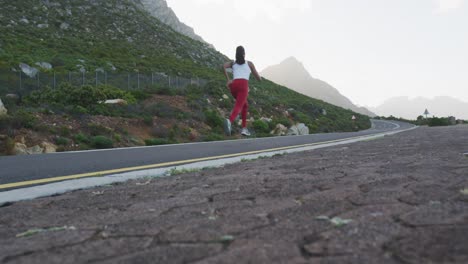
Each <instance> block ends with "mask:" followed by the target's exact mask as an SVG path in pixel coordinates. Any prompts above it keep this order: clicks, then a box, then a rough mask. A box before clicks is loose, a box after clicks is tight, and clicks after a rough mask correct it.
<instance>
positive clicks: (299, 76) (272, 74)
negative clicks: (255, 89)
mask: <svg viewBox="0 0 468 264" xmlns="http://www.w3.org/2000/svg"><path fill="white" fill-rule="evenodd" d="M261 75H262V76H265V77H266V78H268V79H270V80H272V81H274V82H276V83H278V84H281V85H284V86H286V87H288V88H290V89H293V90H295V91H296V92H299V93H302V94H304V95H307V96H309V97H312V98H317V99H320V100H323V101H325V102H328V103H331V104H334V105H337V106H340V107H343V108H345V109H351V110H352V111H355V112H358V113H361V114H365V115H369V116H375V114H374V113H372V112H370V111H368V110H367V109H365V108H362V107H357V106H356V105H354V104H353V103H352V102H351V101H350V100H349V99H348V98H346V97H345V96H343V95H342V94H340V92H339V91H338V90H337V89H336V88H334V87H333V86H331V85H330V84H328V83H326V82H324V81H322V80H319V79H315V78H313V77H312V76H311V74H310V73H309V72H308V71H307V69H306V68H305V66H304V64H303V63H302V62H301V61H299V60H298V59H297V58H296V57H294V56H291V57H288V58H286V59H285V60H283V61H282V62H281V63H280V64H277V65H273V66H270V67H267V68H266V69H264V70H263V71H262V72H261Z"/></svg>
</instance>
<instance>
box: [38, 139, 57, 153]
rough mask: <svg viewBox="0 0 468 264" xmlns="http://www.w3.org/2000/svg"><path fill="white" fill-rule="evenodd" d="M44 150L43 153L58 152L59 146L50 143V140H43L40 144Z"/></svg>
mask: <svg viewBox="0 0 468 264" xmlns="http://www.w3.org/2000/svg"><path fill="white" fill-rule="evenodd" d="M40 146H41V148H42V150H43V153H55V152H57V146H56V145H54V144H52V143H49V142H46V141H44V142H42V143H41V144H40Z"/></svg>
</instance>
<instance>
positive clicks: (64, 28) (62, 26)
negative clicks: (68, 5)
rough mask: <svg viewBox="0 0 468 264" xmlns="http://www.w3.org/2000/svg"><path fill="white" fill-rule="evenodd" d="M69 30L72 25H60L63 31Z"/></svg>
mask: <svg viewBox="0 0 468 264" xmlns="http://www.w3.org/2000/svg"><path fill="white" fill-rule="evenodd" d="M69 28H70V25H69V24H68V23H65V22H63V23H62V24H60V29H61V30H67V29H69Z"/></svg>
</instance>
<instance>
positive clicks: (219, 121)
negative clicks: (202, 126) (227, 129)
mask: <svg viewBox="0 0 468 264" xmlns="http://www.w3.org/2000/svg"><path fill="white" fill-rule="evenodd" d="M204 114H205V118H206V124H207V125H209V126H210V127H212V128H217V127H218V128H220V127H222V126H223V118H222V117H221V116H220V115H219V114H218V112H217V111H215V110H206V111H205V112H204Z"/></svg>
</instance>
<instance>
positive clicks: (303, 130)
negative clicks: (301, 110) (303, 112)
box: [288, 123, 309, 136]
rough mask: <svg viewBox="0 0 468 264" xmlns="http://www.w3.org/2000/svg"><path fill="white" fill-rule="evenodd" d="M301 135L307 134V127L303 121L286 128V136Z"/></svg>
mask: <svg viewBox="0 0 468 264" xmlns="http://www.w3.org/2000/svg"><path fill="white" fill-rule="evenodd" d="M302 135H309V128H308V127H307V126H306V125H305V124H303V123H299V124H296V125H293V126H292V127H290V128H289V130H288V136H302Z"/></svg>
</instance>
